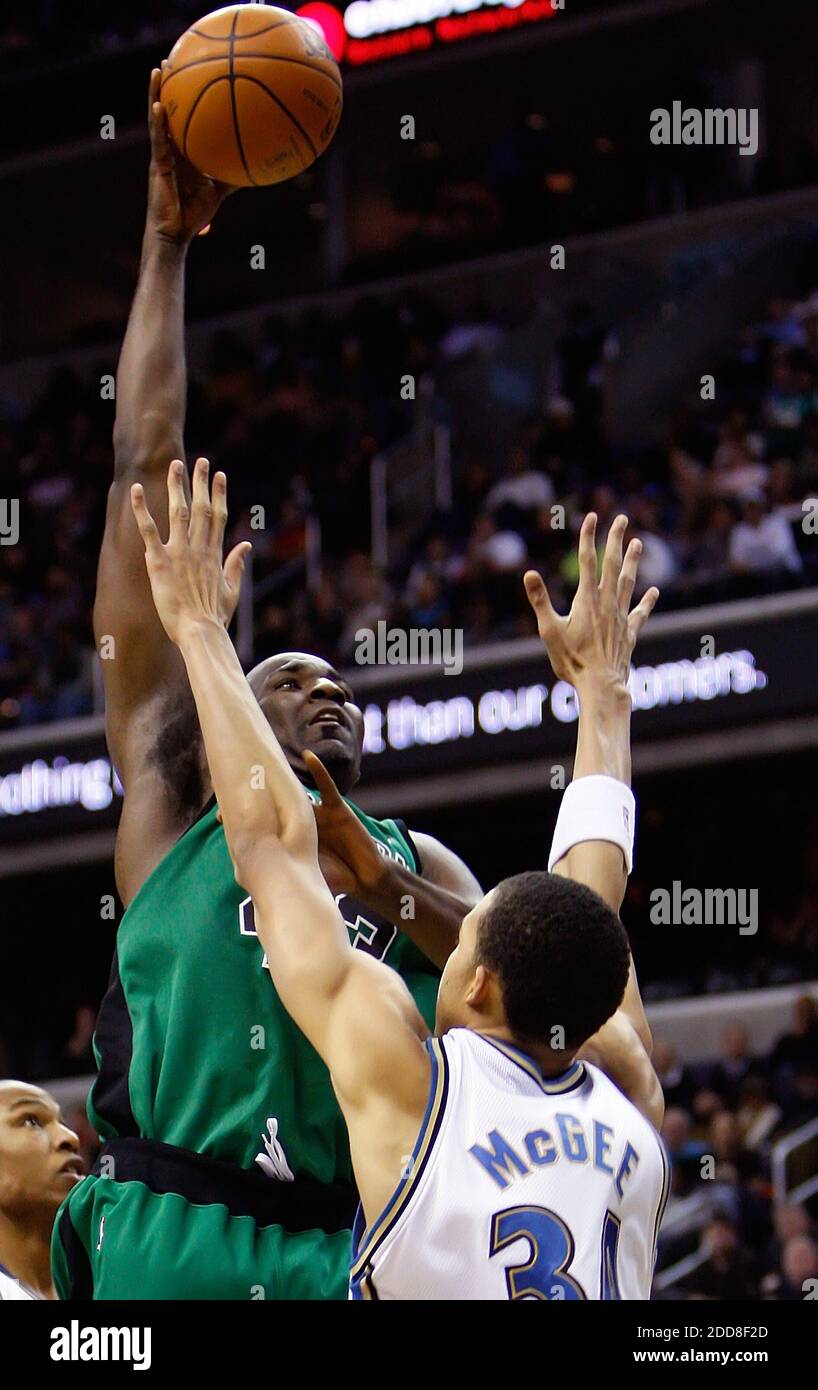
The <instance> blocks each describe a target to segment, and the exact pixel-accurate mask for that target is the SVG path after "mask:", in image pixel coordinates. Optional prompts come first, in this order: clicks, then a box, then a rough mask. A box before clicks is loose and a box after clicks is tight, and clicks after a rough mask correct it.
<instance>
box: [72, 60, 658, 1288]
mask: <svg viewBox="0 0 818 1390" xmlns="http://www.w3.org/2000/svg"><path fill="white" fill-rule="evenodd" d="M157 90H158V73H154V74H153V76H152V79H151V109H150V125H151V140H152V156H153V157H152V164H151V174H150V196H149V209H148V224H147V229H146V235H145V243H144V250H143V260H142V267H141V273H140V280H139V286H138V289H137V293H136V298H135V301H134V306H133V310H132V313H131V318H130V321H129V325H128V331H127V334H126V339H125V343H124V346H123V351H122V357H121V360H120V366H119V373H118V379H117V421H116V428H115V438H114V444H115V456H116V458H115V478H114V484H113V487H112V489H111V493H110V497H109V504H108V516H107V522H106V531H105V538H104V542H103V550H102V555H101V559H100V569H99V580H98V591H97V603H96V609H95V626H96V632H97V638H98V642H99V646H100V652H101V655H102V656H103V658H104V659H103V662H102V669H103V673H104V676H105V683H106V724H107V736H108V743H109V748H110V751H111V755H112V758H113V761H114V763H115V765H116V766H117V768H118V771H119V773H120V776H121V779H122V782H123V785H124V788H125V797H124V805H123V812H122V817H121V821H120V827H119V831H118V836H117V846H116V861H115V868H116V879H117V886H118V889H119V892H120V896H121V897H122V900H123V903H124V904H125V907H126V909H127V910H126V913H125V916H124V917H123V920H122V923H121V925H120V929H119V933H118V941H117V954H116V957H115V960H114V965H113V971H112V978H111V984H110V988H109V991H108V994H107V995H106V998H105V1000H104V1001H103V1006H102V1009H101V1012H100V1018H99V1021H98V1026H97V1034H96V1050H97V1059H98V1063H99V1077H98V1080H97V1083H96V1085H95V1087H94V1090H93V1093H92V1096H91V1099H90V1102H89V1112H90V1115H91V1118H92V1120H93V1122H94V1123H95V1125H96V1127H97V1129H98V1130H99V1132H100V1134H101V1135H102V1136H103V1137H104V1138H105V1140H106V1141H107V1143H106V1147H105V1149H104V1151H103V1153H102V1155H101V1157H100V1160H99V1161H98V1163H97V1165H96V1169H95V1172H94V1173H93V1174H92V1175H91V1176H90V1177H89V1178H88V1179H86V1180H85V1182H84V1183H83V1184H82V1187H81V1188H79V1189H78V1190H77V1191H76V1192H75V1193H74V1194H72V1196H71V1198H70V1200H69V1201H68V1202H67V1203H66V1204H65V1206H64V1208H63V1210H62V1212H61V1214H60V1217H59V1220H58V1222H57V1225H56V1228H55V1241H54V1274H55V1283H56V1287H57V1290H58V1293H59V1295H60V1296H61V1297H63V1298H71V1297H73V1298H77V1297H95V1298H102V1299H106V1298H130V1297H142V1298H186V1299H193V1298H237V1299H241V1298H262V1297H264V1298H282V1297H291V1298H334V1297H339V1298H340V1297H344V1296H345V1293H346V1281H347V1270H348V1262H349V1254H350V1235H349V1230H350V1226H351V1222H352V1218H353V1215H354V1207H355V1194H354V1191H353V1189H352V1184H351V1177H352V1171H351V1164H350V1159H349V1149H348V1142H347V1137H346V1132H345V1126H344V1123H343V1119H342V1116H341V1113H340V1110H339V1109H338V1106H337V1103H336V1100H335V1097H334V1095H333V1092H332V1088H331V1085H330V1081H329V1075H328V1073H327V1071H326V1068H325V1067H324V1066H323V1064H322V1063H321V1062H320V1060H319V1058H318V1056H317V1054H316V1053H315V1052H314V1051H313V1049H312V1048H311V1047H310V1046H309V1045H308V1044H307V1043H306V1041H305V1040H304V1038H303V1037H302V1035H301V1034H300V1033H299V1032H298V1030H297V1029H296V1028H295V1026H294V1025H293V1024H292V1022H291V1020H290V1018H289V1015H288V1014H287V1013H286V1012H285V1011H284V1010H283V1008H282V1007H281V1006H280V1004H279V1003H278V1000H277V998H276V995H275V993H274V991H273V989H272V985H271V981H270V978H269V975H268V973H267V971H266V970H265V968H264V961H263V955H262V952H261V950H260V949H259V946H258V942H257V938H256V936H255V932H254V923H253V912H252V903H251V902H250V901H249V899H248V897H247V895H246V893H244V892H243V891H242V890H241V889H240V888H239V886H238V885H237V884H236V882H235V879H234V875H233V869H232V866H231V863H230V859H229V855H228V853H227V848H226V844H225V840H224V835H223V832H222V829H221V826H220V824H219V822H218V818H217V811H216V808H215V806H214V805H213V803H212V797H211V787H210V779H209V773H208V769H207V765H206V762H205V759H204V756H203V751H202V743H201V735H200V731H199V727H198V722H197V719H196V715H195V708H194V705H193V700H192V695H191V692H190V688H189V684H188V681H187V677H186V674H185V671H184V667H183V664H182V661H181V658H180V656H179V653H178V651H177V649H176V648H175V647H174V646H173V645H172V644H171V643H170V641H169V640H168V639H167V637H166V635H165V633H164V631H163V629H162V626H161V624H160V622H159V619H158V617H157V615H156V612H155V608H154V605H153V600H152V597H151V593H150V587H149V584H148V579H147V575H146V571H145V562H144V548H143V546H142V542H141V538H140V537H139V534H138V531H137V528H136V525H135V522H134V519H133V515H132V512H131V505H130V496H129V489H130V485H131V484H132V483H134V482H139V483H141V485H142V487H143V489H144V492H145V497H146V500H147V503H148V506H149V507H150V510H151V512H152V514H153V515H154V516H155V517H156V518H157V520H158V522H159V525H160V526H162V527H164V528H166V527H167V524H168V506H167V486H166V475H167V465H168V460H169V458H173V457H174V456H179V455H180V454H181V452H182V427H183V418H184V398H185V371H184V333H183V285H184V280H183V277H184V260H185V251H186V247H187V245H188V243H189V241H190V240H191V239H192V237H193V236H195V234H196V233H197V232H198V231H199V230H201V228H202V227H203V226H204V225H206V224H207V223H208V222H209V221H210V220H211V218H212V217H213V215H214V214H215V211H216V210H217V208H218V206H219V204H220V202H221V201H222V199H223V198H224V196H225V195H226V193H227V192H228V190H226V189H224V188H219V187H216V186H214V185H213V184H212V183H211V182H210V181H208V180H205V179H202V178H200V177H199V176H198V175H197V174H196V173H195V171H193V170H192V169H190V167H189V166H187V165H186V164H185V163H184V162H183V161H181V160H179V158H178V156H177V155H176V154H175V152H174V151H173V150H172V148H171V146H170V144H169V142H168V140H167V136H166V132H165V126H164V118H163V114H162V111H161V107H159V105H158V103H156V101H155V97H156V95H157ZM196 476H197V477H198V480H199V486H200V487H201V485H202V481H203V479H204V485H205V486H206V478H207V472H206V465H205V464H204V463H203V462H200V463H199V464H198V465H197V470H196ZM185 486H187V483H185ZM242 565H243V547H241V546H239V547H237V548H236V549H235V550H234V551H233V553H232V554H231V555H230V556H229V557H228V559H227V562H226V565H225V569H224V574H223V578H222V581H221V586H220V603H221V616H222V619H223V621H224V622H225V624H226V623H227V622H229V620H230V617H231V615H232V612H233V610H234V608H235V604H236V601H237V597H238V586H239V581H240V575H241V570H242ZM250 681H251V685H252V688H253V690H254V693H255V695H256V698H257V699H258V701H259V704H260V706H261V708H262V710H263V711H264V713H265V716H266V717H267V719H268V721H269V722H270V724H271V725H272V726H273V727H274V729H275V731H276V734H277V737H278V739H279V741H280V743H281V746H282V747H283V748H284V749H285V751H286V754H287V757H288V759H289V761H290V764H291V766H292V767H293V769H294V770H295V771H296V773H297V775H298V776H299V777H300V778H301V779H302V781H303V783H304V785H305V794H310V795H312V796H313V798H316V792H315V789H314V787H313V786H312V784H311V782H310V778H309V775H308V773H307V769H306V767H305V763H304V758H303V751H304V750H305V749H306V750H309V751H312V752H313V753H315V754H316V755H317V756H318V757H319V758H320V759H321V761H322V763H323V764H324V766H325V767H326V768H327V769H328V770H329V773H330V774H331V776H332V778H333V781H334V783H335V785H336V787H337V788H338V790H339V791H340V792H341V793H342V794H346V793H348V792H349V791H350V790H351V789H352V787H353V786H354V784H355V782H356V780H357V777H358V773H359V766H360V754H361V743H362V719H361V714H360V711H359V710H358V709H357V707H356V706H355V705H354V702H353V700H352V698H351V692H350V691H349V689H348V688H347V687H346V685H345V684H344V682H342V681H341V680H340V678H339V677H338V676H337V675H336V673H335V672H334V671H332V669H331V668H330V667H328V666H327V664H326V663H324V662H322V661H320V660H319V659H318V658H315V657H312V656H309V655H306V654H298V653H287V654H284V655H282V656H279V657H274V658H272V659H271V660H270V661H268V662H266V663H264V664H263V665H262V666H261V667H259V668H257V670H256V671H254V672H252V673H251V676H250ZM342 805H343V809H346V803H342ZM355 816H356V820H357V822H358V823H360V824H362V825H364V826H365V827H366V829H367V830H368V831H369V838H368V839H367V840H366V841H365V847H363V848H362V845H361V841H360V838H359V837H353V836H351V835H349V834H348V833H347V831H346V829H345V821H344V817H343V816H342V815H339V814H338V812H337V808H335V809H333V806H332V805H320V806H318V807H317V819H318V823H319V837H320V840H321V850H322V866H323V868H324V872H325V875H326V877H327V881H328V883H329V885H330V887H331V888H332V889H333V891H334V893H335V895H336V898H337V899H338V902H339V906H340V907H341V910H342V914H343V915H344V918H345V920H346V921H347V924H348V927H349V929H350V934H351V940H352V941H353V942H354V944H355V945H356V946H357V947H358V948H359V949H362V950H365V951H367V952H369V953H370V954H373V955H375V956H377V957H378V958H380V959H383V960H386V961H387V963H389V964H391V965H393V966H394V967H395V968H396V969H398V970H399V971H400V973H401V974H402V976H403V978H404V979H405V980H406V982H407V984H408V985H409V987H410V989H411V990H412V993H413V995H414V998H415V1000H416V1002H417V1004H418V1006H419V1008H420V1011H421V1013H422V1014H424V1016H425V1017H426V1018H427V1021H428V1022H430V1023H431V1020H432V1017H433V1012H434V998H435V994H436V989H437V975H436V972H435V969H434V965H438V966H442V965H443V963H444V962H445V960H446V959H447V957H448V954H449V952H450V950H451V949H452V947H453V946H454V944H455V942H456V939H457V933H458V930H459V927H460V922H461V920H462V918H463V916H464V915H465V914H466V912H468V911H469V910H470V908H471V907H472V906H473V905H474V903H475V902H476V901H477V900H478V899H479V897H480V896H481V894H480V888H479V885H478V884H477V881H476V879H475V878H474V877H473V875H472V874H471V873H470V872H469V870H468V869H467V868H466V867H465V865H463V864H462V863H461V861H460V860H458V859H457V857H456V856H455V855H453V854H452V853H451V852H450V851H449V850H447V849H446V848H445V847H444V846H442V845H440V844H439V843H438V842H437V841H435V840H433V839H431V838H430V837H428V836H420V835H410V834H409V832H407V831H406V829H405V828H404V827H403V826H402V824H401V823H400V822H397V821H394V820H386V821H375V820H373V819H371V818H369V817H366V816H365V815H364V814H363V813H362V812H360V811H358V810H357V809H355ZM407 894H408V895H410V896H411V899H412V907H413V913H414V915H413V917H411V918H408V919H407V920H404V916H405V914H402V912H401V907H402V905H403V903H404V902H405V900H406V897H407ZM396 924H399V925H400V930H398V926H397V925H396ZM410 934H411V937H410ZM430 962H433V964H432V963H430ZM633 983H634V1001H635V1002H634V1013H633V1020H634V1028H635V1030H636V1032H635V1033H634V1038H635V1037H636V1035H637V1034H638V1033H639V1031H640V1029H643V1030H644V1031H646V1024H645V1023H644V1015H643V1014H642V1013H641V1004H640V1003H639V1001H638V991H636V990H635V981H634V982H633ZM634 1038H629V1039H626V1041H625V1046H624V1047H622V1048H620V1049H614V1048H613V1047H611V1048H609V1056H608V1057H607V1058H606V1064H607V1065H608V1066H609V1070H611V1071H612V1072H614V1073H616V1079H617V1080H620V1083H621V1084H623V1086H625V1087H626V1086H627V1072H628V1065H629V1059H630V1056H631V1055H632V1053H633V1051H634V1049H633V1048H631V1046H630V1044H631V1043H632V1042H633V1040H634Z"/></svg>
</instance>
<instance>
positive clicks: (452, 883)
mask: <svg viewBox="0 0 818 1390" xmlns="http://www.w3.org/2000/svg"><path fill="white" fill-rule="evenodd" d="M407 835H408V836H409V840H410V843H411V844H412V845H413V847H414V849H415V851H416V856H417V858H418V860H419V868H418V872H419V873H421V872H422V874H423V877H424V878H426V879H428V880H429V882H430V883H436V884H437V885H438V886H439V887H440V888H448V889H449V890H450V891H451V892H460V893H465V894H466V895H467V896H468V897H469V898H470V899H472V900H473V902H474V903H477V902H479V900H480V898H481V897H482V896H483V890H482V888H481V887H480V884H479V883H478V881H477V879H476V878H475V876H474V874H473V873H472V871H471V869H470V868H469V867H468V865H467V864H465V863H464V862H463V860H462V859H461V858H460V856H459V855H458V854H455V852H454V850H452V849H449V848H448V846H447V845H444V844H442V843H441V841H440V840H436V839H435V837H434V835H426V834H424V833H423V831H420V830H412V831H407Z"/></svg>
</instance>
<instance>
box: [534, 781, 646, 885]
mask: <svg viewBox="0 0 818 1390" xmlns="http://www.w3.org/2000/svg"><path fill="white" fill-rule="evenodd" d="M635 829H636V800H635V798H634V795H633V792H632V791H631V789H630V787H628V786H626V784H625V783H624V782H618V781H617V780H616V778H615V777H605V776H603V775H602V774H601V773H597V774H595V775H594V776H592V777H580V778H579V779H578V781H576V782H572V783H571V785H570V786H569V787H567V788H566V790H565V792H564V793H563V798H562V803H561V805H560V811H559V815H558V816H557V824H556V826H555V827H554V839H553V841H552V842H551V853H550V854H549V856H548V871H549V873H550V872H551V870H552V869H553V867H554V865H555V864H557V863H559V861H560V859H562V857H563V855H565V854H567V853H568V851H569V849H573V847H574V845H580V844H582V843H583V841H585V840H608V841H609V842H610V843H611V844H612V845H619V848H620V849H621V851H622V853H623V854H624V856H625V864H626V865H627V869H628V873H630V871H631V869H632V868H633V838H634V831H635Z"/></svg>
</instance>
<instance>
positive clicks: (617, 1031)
mask: <svg viewBox="0 0 818 1390" xmlns="http://www.w3.org/2000/svg"><path fill="white" fill-rule="evenodd" d="M579 1056H580V1057H582V1058H584V1060H585V1061H586V1062H592V1063H593V1064H594V1065H595V1066H598V1067H599V1068H600V1069H601V1070H603V1071H604V1072H605V1074H606V1075H607V1076H609V1077H610V1078H611V1080H612V1081H613V1082H614V1083H615V1084H616V1085H617V1086H618V1087H619V1089H620V1091H622V1093H623V1095H626V1096H627V1097H628V1100H630V1101H632V1102H633V1104H634V1105H635V1106H636V1108H637V1110H640V1111H641V1112H642V1114H643V1115H644V1116H645V1117H646V1118H647V1119H648V1120H650V1122H651V1124H653V1125H655V1127H656V1128H657V1129H660V1128H661V1125H662V1120H663V1118H664V1109H665V1100H664V1096H663V1094H662V1087H661V1085H660V1082H659V1078H658V1076H657V1075H656V1072H655V1070H654V1068H653V1065H652V1063H651V1060H650V1058H649V1056H648V1053H647V1051H646V1049H645V1047H644V1044H643V1043H642V1040H641V1038H640V1037H639V1034H638V1032H637V1030H636V1028H635V1027H634V1026H633V1024H632V1023H631V1022H630V1020H629V1019H628V1018H627V1016H626V1015H625V1014H624V1013H623V1011H622V1010H621V1009H620V1010H619V1011H618V1012H617V1013H615V1014H614V1016H613V1018H609V1019H608V1022H607V1023H605V1024H603V1026H602V1028H600V1030H599V1032H598V1033H595V1034H594V1036H593V1037H592V1038H589V1039H588V1041H587V1042H586V1043H585V1044H584V1045H583V1047H582V1048H581V1049H580V1052H579Z"/></svg>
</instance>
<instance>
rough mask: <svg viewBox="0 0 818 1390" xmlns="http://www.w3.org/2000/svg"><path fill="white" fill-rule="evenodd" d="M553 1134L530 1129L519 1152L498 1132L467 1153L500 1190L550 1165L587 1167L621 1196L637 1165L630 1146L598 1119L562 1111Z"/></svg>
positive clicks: (496, 1130) (555, 1121) (492, 1131)
mask: <svg viewBox="0 0 818 1390" xmlns="http://www.w3.org/2000/svg"><path fill="white" fill-rule="evenodd" d="M554 1123H555V1126H556V1128H555V1130H554V1133H553V1134H552V1132H551V1131H550V1130H547V1129H532V1130H529V1132H528V1134H526V1135H525V1136H524V1137H523V1140H522V1146H521V1148H522V1151H524V1152H521V1149H520V1148H519V1147H518V1148H516V1149H515V1148H514V1147H513V1146H512V1145H511V1144H510V1143H509V1142H508V1140H507V1139H506V1138H505V1136H504V1135H502V1134H501V1133H500V1131H499V1129H492V1130H490V1131H489V1133H488V1135H487V1136H486V1145H485V1146H484V1145H483V1144H472V1145H471V1147H470V1148H469V1153H470V1154H471V1155H472V1157H473V1158H474V1159H476V1160H477V1162H478V1163H479V1164H480V1166H481V1167H482V1169H483V1171H484V1172H485V1173H487V1174H488V1176H489V1177H490V1178H491V1179H492V1181H493V1182H495V1183H496V1184H497V1186H498V1187H500V1188H506V1187H510V1186H511V1184H512V1183H513V1182H516V1181H517V1179H518V1178H524V1177H526V1176H527V1175H528V1174H529V1173H530V1172H531V1171H532V1169H533V1168H544V1167H547V1165H548V1164H550V1163H559V1162H560V1160H565V1161H566V1162H568V1163H579V1164H590V1165H591V1167H592V1168H595V1169H596V1171H597V1172H598V1173H604V1174H605V1176H606V1177H607V1178H613V1179H614V1184H615V1187H616V1191H617V1194H618V1195H619V1196H620V1197H621V1196H622V1193H623V1190H624V1187H625V1184H626V1183H627V1181H628V1178H629V1177H630V1176H631V1174H632V1173H633V1171H634V1169H635V1168H636V1165H637V1164H638V1162H639V1154H638V1153H637V1151H636V1149H635V1148H634V1147H633V1145H632V1144H631V1143H629V1142H627V1141H626V1142H625V1144H624V1146H623V1144H622V1142H621V1141H617V1137H616V1132H615V1131H614V1130H613V1129H612V1128H611V1126H610V1125H606V1124H603V1123H602V1121H601V1120H590V1121H588V1122H587V1124H588V1126H589V1128H586V1124H584V1123H583V1122H582V1120H580V1119H578V1117H577V1116H576V1115H572V1114H570V1113H569V1112H565V1113H562V1114H559V1115H555V1116H554Z"/></svg>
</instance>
